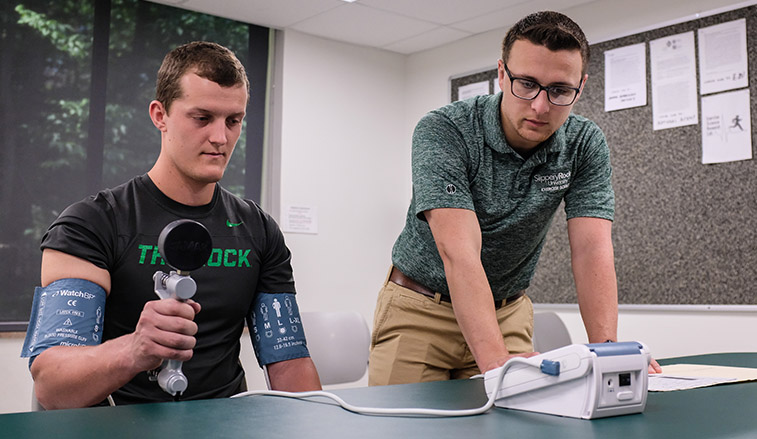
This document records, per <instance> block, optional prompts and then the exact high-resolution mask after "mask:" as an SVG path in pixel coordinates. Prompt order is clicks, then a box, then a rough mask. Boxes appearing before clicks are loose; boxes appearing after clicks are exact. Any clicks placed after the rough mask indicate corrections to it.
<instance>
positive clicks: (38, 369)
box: [22, 42, 321, 409]
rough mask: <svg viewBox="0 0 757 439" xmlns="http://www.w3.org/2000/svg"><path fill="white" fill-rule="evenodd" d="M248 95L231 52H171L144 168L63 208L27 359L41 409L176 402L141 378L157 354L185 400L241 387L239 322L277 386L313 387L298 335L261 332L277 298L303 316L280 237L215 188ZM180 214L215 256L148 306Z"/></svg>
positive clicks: (50, 241)
mask: <svg viewBox="0 0 757 439" xmlns="http://www.w3.org/2000/svg"><path fill="white" fill-rule="evenodd" d="M248 98H249V83H248V80H247V75H246V73H245V70H244V67H243V66H242V64H241V63H240V62H239V60H238V59H237V58H236V56H235V55H234V54H233V53H232V52H231V51H230V50H228V49H226V48H225V47H222V46H219V45H217V44H215V43H207V42H195V43H190V44H186V45H184V46H181V47H178V48H176V49H174V50H173V51H171V52H170V53H168V55H166V57H165V59H164V60H163V64H162V65H161V67H160V70H159V72H158V80H157V87H156V98H155V100H154V101H152V102H151V103H150V107H149V112H150V118H151V119H152V122H153V124H154V125H155V126H156V127H157V128H158V130H159V131H160V134H161V149H160V155H159V157H158V159H157V161H156V162H155V165H154V166H153V168H152V169H151V170H150V171H149V172H148V173H147V174H144V175H141V176H138V177H135V178H134V179H132V180H130V181H128V182H126V183H124V184H122V185H121V186H118V187H116V188H113V189H108V190H104V191H102V192H100V193H98V194H97V195H95V196H92V197H89V198H87V199H85V200H82V201H80V202H78V203H75V204H73V205H71V206H69V207H68V208H67V209H66V210H64V211H63V213H62V214H61V215H60V216H59V217H58V219H56V220H55V222H54V223H53V224H52V225H51V226H50V228H49V229H48V231H47V233H46V234H45V236H44V238H43V240H42V249H43V253H42V287H41V288H37V290H36V291H35V299H34V305H33V309H32V319H31V321H30V325H29V330H28V332H27V338H26V342H25V343H24V350H23V352H22V356H25V357H30V370H31V373H32V377H33V378H34V383H35V390H36V396H37V399H38V400H39V402H40V403H41V405H42V406H44V407H45V408H48V409H52V408H70V407H86V406H91V405H96V404H101V403H102V402H103V401H105V400H106V398H109V395H110V396H111V397H112V398H109V399H111V400H112V401H114V402H115V403H116V404H129V403H141V402H154V401H166V400H171V399H173V397H172V396H171V395H169V394H168V393H166V392H164V391H163V390H162V389H161V388H160V387H159V386H158V384H157V383H155V382H152V381H151V380H150V374H151V371H153V370H154V369H156V368H158V367H159V366H160V365H161V364H162V363H163V361H164V360H166V359H171V360H178V361H182V362H184V364H183V372H184V374H185V375H186V377H187V380H188V387H187V389H186V391H185V392H184V393H183V394H182V395H180V397H181V398H182V399H200V398H216V397H228V396H231V395H234V394H236V393H238V392H240V391H243V390H245V389H246V384H245V377H244V370H243V369H242V366H241V364H240V362H239V352H240V344H239V339H240V336H241V335H242V329H243V326H244V321H245V319H247V320H248V325H249V326H250V328H251V330H250V332H251V335H252V338H253V345H254V347H255V353H256V355H257V357H258V362H259V363H260V364H261V365H265V366H267V371H268V374H269V378H270V383H271V387H272V388H274V389H280V390H290V391H301V390H315V389H320V387H321V386H320V381H319V379H318V374H317V372H316V370H315V366H314V365H313V362H312V361H311V359H310V357H309V353H308V350H307V347H306V344H305V340H304V336H303V335H302V334H303V331H302V328H301V327H298V328H289V327H287V328H284V329H282V328H276V327H275V326H274V329H278V330H279V331H287V330H289V332H288V334H287V336H286V340H285V341H283V342H282V341H281V340H282V339H283V338H282V336H281V334H284V332H279V331H276V332H277V333H276V336H278V337H280V339H279V340H278V343H279V344H278V345H277V344H276V343H277V341H276V339H275V337H274V338H271V337H266V336H267V335H268V334H265V333H263V331H256V329H257V328H258V327H257V326H256V324H261V323H262V322H263V321H264V320H265V319H267V318H268V315H262V313H263V311H264V310H266V309H270V308H271V305H272V303H274V302H275V301H283V300H285V299H288V300H290V301H291V302H292V303H293V304H294V305H293V307H292V308H293V309H292V310H289V312H293V313H295V314H297V312H298V311H297V307H296V302H294V294H295V286H294V279H293V276H292V268H291V264H290V252H289V250H288V249H287V247H286V245H285V243H284V237H283V235H282V233H281V231H280V230H279V228H278V226H277V225H276V223H275V222H274V221H273V219H272V218H271V217H270V216H268V215H267V214H266V213H265V212H263V211H262V210H261V208H260V207H259V206H258V205H257V204H255V203H254V202H253V201H250V200H243V199H241V198H239V197H236V196H234V195H232V194H231V193H230V192H228V191H227V190H225V189H223V188H222V187H221V186H220V185H219V184H218V181H220V180H221V177H223V174H224V171H225V169H226V166H227V164H228V162H229V159H230V158H231V154H232V152H233V151H234V146H235V145H236V142H237V140H238V139H239V135H240V132H241V128H242V120H243V118H244V116H245V111H246V107H247V101H248ZM182 218H186V219H193V220H195V221H198V222H200V223H202V224H203V225H204V226H205V227H206V228H207V229H208V230H209V232H210V234H211V236H212V238H213V250H212V253H211V256H210V259H209V260H208V262H207V264H206V266H205V267H202V268H200V269H199V270H197V271H195V272H193V273H192V275H193V278H194V279H195V280H196V283H197V287H198V290H197V294H196V295H195V296H194V299H195V300H196V302H195V301H193V300H189V301H187V302H180V301H178V300H175V299H163V300H157V297H156V295H155V292H154V288H153V287H154V284H153V280H152V275H153V273H154V272H155V271H156V270H166V269H167V266H166V265H164V261H163V259H162V257H161V255H160V254H159V253H158V246H157V244H158V236H159V235H160V233H161V231H162V229H163V227H164V226H166V225H167V224H169V223H170V222H172V221H174V220H177V219H182ZM60 298H64V299H63V300H59V299H60ZM201 305H202V307H201ZM201 309H202V312H201ZM294 317H299V316H298V315H295V316H294ZM294 321H295V322H296V321H298V318H297V319H294ZM268 332H269V333H270V332H271V331H268ZM253 333H255V334H256V335H260V337H255V335H253Z"/></svg>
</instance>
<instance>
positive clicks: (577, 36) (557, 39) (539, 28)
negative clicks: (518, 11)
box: [502, 11, 589, 76]
mask: <svg viewBox="0 0 757 439" xmlns="http://www.w3.org/2000/svg"><path fill="white" fill-rule="evenodd" d="M518 40H528V41H530V42H532V43H534V44H538V45H540V46H544V47H546V48H547V49H549V50H552V51H557V50H578V51H580V52H581V61H582V63H583V67H582V69H581V73H582V75H581V76H583V75H585V74H586V70H587V69H588V68H589V42H588V41H587V40H586V35H584V32H583V31H582V30H581V27H580V26H578V24H576V22H575V21H573V20H571V19H570V18H568V16H567V15H564V14H561V13H559V12H554V11H542V12H535V13H533V14H531V15H528V16H526V17H524V18H522V19H521V20H520V21H519V22H517V23H515V25H514V26H513V27H511V28H510V30H509V31H508V32H507V35H505V39H504V40H502V61H503V62H505V63H507V58H508V57H509V56H510V49H512V47H513V44H514V43H515V42H516V41H518Z"/></svg>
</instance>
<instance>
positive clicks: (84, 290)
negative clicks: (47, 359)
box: [21, 279, 107, 367]
mask: <svg viewBox="0 0 757 439" xmlns="http://www.w3.org/2000/svg"><path fill="white" fill-rule="evenodd" d="M106 296H107V295H106V293H105V290H104V289H102V287H100V286H99V285H97V284H95V283H93V282H90V281H88V280H84V279H60V280H57V281H55V282H53V283H51V284H50V285H48V286H46V287H44V288H41V287H37V288H35V289H34V301H33V302H32V312H31V317H30V318H29V328H28V329H27V330H26V339H25V340H24V346H23V348H22V350H21V356H22V357H29V367H31V365H32V362H33V361H34V359H35V358H36V357H37V355H39V354H41V353H42V351H44V350H45V349H47V348H50V347H53V346H92V345H97V344H100V342H101V340H102V334H103V314H104V311H105V298H106Z"/></svg>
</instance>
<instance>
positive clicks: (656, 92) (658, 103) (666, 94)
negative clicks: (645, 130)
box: [649, 31, 699, 130]
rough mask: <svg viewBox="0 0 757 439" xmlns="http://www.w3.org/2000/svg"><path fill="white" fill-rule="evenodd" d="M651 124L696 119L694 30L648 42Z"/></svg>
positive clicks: (659, 125)
mask: <svg viewBox="0 0 757 439" xmlns="http://www.w3.org/2000/svg"><path fill="white" fill-rule="evenodd" d="M649 59H650V64H651V65H650V70H651V72H652V116H653V128H654V129H655V130H662V129H665V128H674V127H680V126H684V125H696V124H697V123H699V119H698V116H697V110H698V109H697V106H698V103H697V73H696V61H695V60H696V55H695V51H694V31H691V32H685V33H682V34H678V35H671V36H668V37H664V38H659V39H656V40H652V41H650V42H649Z"/></svg>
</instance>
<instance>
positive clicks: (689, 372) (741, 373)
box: [648, 364, 757, 392]
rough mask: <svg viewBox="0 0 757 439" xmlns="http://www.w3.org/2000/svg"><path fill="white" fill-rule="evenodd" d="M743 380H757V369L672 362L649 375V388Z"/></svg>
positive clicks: (685, 387) (667, 389)
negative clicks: (657, 372)
mask: <svg viewBox="0 0 757 439" xmlns="http://www.w3.org/2000/svg"><path fill="white" fill-rule="evenodd" d="M743 381H757V369H753V368H749V367H729V366H710V365H707V364H671V365H669V366H662V373H661V374H650V375H649V387H648V389H649V391H650V392H670V391H673V390H688V389H696V388H700V387H709V386H716V385H718V384H726V383H738V382H743Z"/></svg>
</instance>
